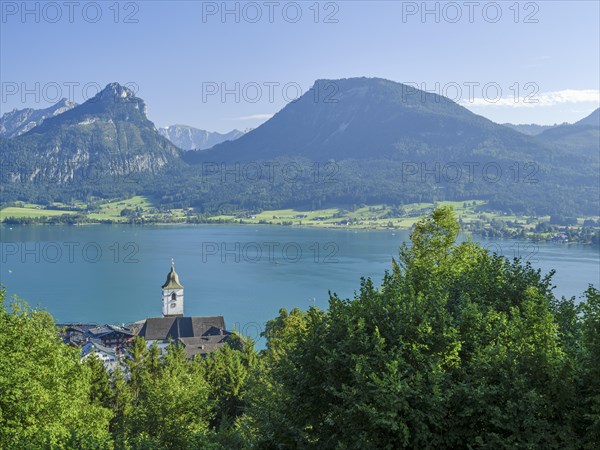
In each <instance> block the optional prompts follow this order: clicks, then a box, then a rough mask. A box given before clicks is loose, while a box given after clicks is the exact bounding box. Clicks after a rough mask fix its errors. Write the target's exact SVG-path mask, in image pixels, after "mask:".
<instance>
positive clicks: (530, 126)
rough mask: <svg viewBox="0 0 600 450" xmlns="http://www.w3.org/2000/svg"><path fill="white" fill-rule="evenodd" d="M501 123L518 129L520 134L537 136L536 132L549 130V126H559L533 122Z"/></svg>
mask: <svg viewBox="0 0 600 450" xmlns="http://www.w3.org/2000/svg"><path fill="white" fill-rule="evenodd" d="M502 125H504V126H505V127H508V128H512V129H513V130H515V131H518V132H519V133H522V134H526V135H528V136H537V135H538V134H540V133H543V132H544V131H546V130H549V129H550V128H554V127H557V126H559V125H538V124H535V123H521V124H514V123H503V124H502Z"/></svg>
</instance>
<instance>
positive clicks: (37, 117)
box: [0, 98, 77, 138]
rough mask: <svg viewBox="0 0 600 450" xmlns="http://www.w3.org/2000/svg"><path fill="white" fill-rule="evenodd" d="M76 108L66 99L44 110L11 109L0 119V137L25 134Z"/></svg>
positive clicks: (74, 104)
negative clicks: (51, 118)
mask: <svg viewBox="0 0 600 450" xmlns="http://www.w3.org/2000/svg"><path fill="white" fill-rule="evenodd" d="M75 106H77V104H76V103H73V102H71V101H69V100H67V99H66V98H63V99H62V100H61V101H59V102H58V103H56V104H55V105H52V106H50V107H49V108H45V109H32V108H25V109H13V110H12V111H10V112H7V113H5V114H3V115H2V117H0V136H3V137H7V138H12V137H16V136H20V135H21V134H23V133H27V132H28V131H29V130H31V129H32V128H33V127H36V126H38V125H40V124H41V123H42V122H43V121H44V120H45V119H47V118H49V117H54V116H57V115H59V114H62V113H64V112H65V111H68V110H70V109H72V108H74V107H75Z"/></svg>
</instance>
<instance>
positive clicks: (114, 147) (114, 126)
mask: <svg viewBox="0 0 600 450" xmlns="http://www.w3.org/2000/svg"><path fill="white" fill-rule="evenodd" d="M0 139H1V140H2V141H1V142H0V144H2V153H1V155H0V157H1V160H2V166H3V168H4V171H3V181H5V182H8V183H11V184H13V185H12V186H9V187H13V188H14V187H15V186H14V184H15V183H16V184H20V183H21V184H23V185H24V188H30V187H31V186H32V185H42V186H51V187H53V188H56V185H70V186H71V187H72V188H73V189H74V190H75V191H76V190H77V189H79V188H81V187H82V186H84V185H86V184H87V185H91V186H94V187H98V185H99V184H102V183H104V182H106V183H107V184H108V185H110V186H114V185H115V183H116V182H117V181H130V180H124V179H126V178H127V177H130V176H131V175H132V174H143V173H151V174H156V173H158V172H159V171H160V170H161V169H163V168H165V167H167V166H169V167H172V166H174V165H176V164H177V163H178V162H179V160H180V150H179V149H178V148H177V147H175V146H174V145H173V144H172V143H171V142H169V141H168V140H167V139H166V138H164V137H163V136H161V135H160V134H159V133H158V131H157V130H156V128H155V127H154V124H153V123H152V122H151V121H150V120H148V118H147V117H146V106H145V104H144V101H143V100H142V99H140V98H137V97H136V96H135V95H134V93H133V92H132V91H131V90H129V89H127V88H126V87H123V86H121V85H119V84H118V83H111V84H109V85H107V86H106V88H105V89H103V90H102V91H101V92H99V93H98V94H97V95H96V96H94V97H93V98H91V99H89V100H88V101H86V102H85V103H83V104H82V105H79V106H76V107H74V108H72V109H69V110H68V111H66V112H63V113H62V114H59V115H56V116H53V117H49V118H47V119H45V120H44V121H43V122H42V123H41V124H40V125H38V126H36V127H35V128H33V129H31V130H30V131H28V132H27V133H24V134H22V135H19V136H17V137H15V138H12V139H6V138H0ZM117 184H118V183H117ZM5 187H6V186H5Z"/></svg>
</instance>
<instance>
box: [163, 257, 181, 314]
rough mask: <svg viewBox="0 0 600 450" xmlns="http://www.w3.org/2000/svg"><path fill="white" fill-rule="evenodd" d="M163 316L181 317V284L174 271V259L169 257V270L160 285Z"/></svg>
mask: <svg viewBox="0 0 600 450" xmlns="http://www.w3.org/2000/svg"><path fill="white" fill-rule="evenodd" d="M162 314H163V317H183V286H182V285H181V283H180V282H179V275H177V272H175V260H174V259H173V258H171V271H170V272H169V273H168V274H167V281H166V282H165V284H163V285H162Z"/></svg>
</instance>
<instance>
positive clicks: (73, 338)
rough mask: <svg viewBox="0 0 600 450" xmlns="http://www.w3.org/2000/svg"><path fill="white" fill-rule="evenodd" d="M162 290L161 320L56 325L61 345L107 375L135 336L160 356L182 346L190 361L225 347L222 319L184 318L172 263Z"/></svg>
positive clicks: (228, 334)
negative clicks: (99, 363)
mask: <svg viewBox="0 0 600 450" xmlns="http://www.w3.org/2000/svg"><path fill="white" fill-rule="evenodd" d="M161 288H162V305H161V306H162V317H150V318H147V319H144V320H141V321H139V322H135V323H133V324H130V325H128V326H121V327H119V326H116V325H100V326H99V325H97V324H93V323H77V324H57V328H58V329H59V330H60V333H61V336H62V340H63V342H64V343H66V344H69V345H72V346H74V347H80V348H81V354H82V360H83V359H86V358H88V357H90V355H91V354H95V355H96V357H98V358H99V359H100V360H101V361H102V362H103V363H104V366H105V367H106V369H107V370H109V371H112V370H114V368H115V366H116V365H117V364H119V361H120V360H121V359H122V358H123V357H125V356H126V355H127V350H128V349H129V348H130V347H131V345H132V344H133V341H134V339H135V338H136V336H139V337H143V338H144V339H145V341H146V345H147V346H148V347H150V346H152V345H154V344H156V345H157V346H158V348H159V349H160V350H161V353H162V352H164V351H165V349H166V348H167V346H168V345H169V344H171V343H174V344H177V345H181V346H182V347H183V348H184V350H185V353H186V354H187V356H188V358H190V359H191V358H194V357H195V356H198V355H199V356H202V357H203V356H206V355H207V354H209V353H211V352H213V351H215V350H216V349H218V348H219V347H221V346H223V345H226V343H227V341H228V340H229V339H230V337H231V332H230V331H227V329H226V328H225V319H224V318H223V316H209V317H198V316H195V317H186V316H185V315H184V303H183V302H184V300H183V299H184V297H183V291H184V288H183V285H182V284H181V282H180V281H179V275H178V274H177V272H176V271H175V262H174V260H173V259H171V270H170V271H169V273H168V274H167V280H166V282H165V283H164V284H163V285H162V287H161Z"/></svg>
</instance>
